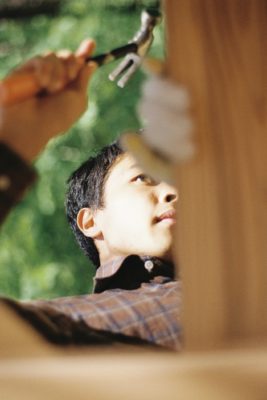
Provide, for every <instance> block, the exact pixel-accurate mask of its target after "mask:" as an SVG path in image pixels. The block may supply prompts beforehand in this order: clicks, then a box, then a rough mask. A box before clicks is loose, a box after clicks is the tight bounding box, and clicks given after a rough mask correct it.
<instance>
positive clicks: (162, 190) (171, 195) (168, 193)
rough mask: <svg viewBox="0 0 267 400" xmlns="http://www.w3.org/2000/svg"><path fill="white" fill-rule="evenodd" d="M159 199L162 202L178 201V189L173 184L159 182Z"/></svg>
mask: <svg viewBox="0 0 267 400" xmlns="http://www.w3.org/2000/svg"><path fill="white" fill-rule="evenodd" d="M158 189H159V192H158V193H159V194H158V195H159V201H160V202H162V203H175V202H177V201H178V191H177V190H176V188H175V187H174V186H171V185H168V184H167V183H165V182H161V183H160V184H159V185H158Z"/></svg>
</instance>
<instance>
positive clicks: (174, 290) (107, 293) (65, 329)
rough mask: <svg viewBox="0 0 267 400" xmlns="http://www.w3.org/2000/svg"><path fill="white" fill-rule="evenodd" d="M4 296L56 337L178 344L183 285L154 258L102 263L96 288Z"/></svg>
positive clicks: (61, 339) (60, 340)
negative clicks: (26, 298)
mask: <svg viewBox="0 0 267 400" xmlns="http://www.w3.org/2000/svg"><path fill="white" fill-rule="evenodd" d="M125 276H126V277H127V279H126V280H124V277H125ZM116 282H117V284H116ZM129 286H130V287H129ZM5 302H6V303H8V304H9V305H10V306H11V307H12V308H13V309H15V310H16V311H17V313H19V314H20V315H22V316H23V317H24V318H26V319H27V320H30V321H31V323H32V324H33V325H34V326H35V327H36V328H37V329H38V330H39V331H40V332H41V333H43V334H44V335H45V336H46V337H47V338H48V339H50V340H52V341H54V342H57V343H73V342H74V343H77V342H78V343H93V344H95V343H110V342H117V341H119V342H130V343H149V344H156V345H160V346H164V347H167V348H170V349H175V350H178V349H180V341H181V329H180V324H179V315H180V307H181V285H180V282H179V281H175V280H173V267H172V265H171V264H168V263H165V262H162V261H161V260H159V259H156V258H150V257H138V256H130V257H127V258H126V259H124V260H123V259H117V260H115V261H114V262H112V263H109V264H107V265H104V266H101V267H100V268H99V269H98V270H97V273H96V276H95V293H94V294H90V295H82V296H74V297H65V298H59V299H55V300H37V301H31V302H23V303H21V302H20V303H19V302H15V301H13V300H5Z"/></svg>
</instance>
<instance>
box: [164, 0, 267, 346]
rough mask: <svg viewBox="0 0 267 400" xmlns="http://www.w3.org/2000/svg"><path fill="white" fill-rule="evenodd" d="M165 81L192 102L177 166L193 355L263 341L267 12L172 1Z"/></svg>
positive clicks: (181, 258)
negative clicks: (190, 133)
mask: <svg viewBox="0 0 267 400" xmlns="http://www.w3.org/2000/svg"><path fill="white" fill-rule="evenodd" d="M164 5H165V11H166V20H167V21H166V25H167V35H168V37H167V47H168V61H167V68H168V74H169V76H170V77H171V78H173V79H174V80H175V81H177V82H178V83H180V84H183V85H185V86H186V87H187V88H188V89H189V91H190V93H191V96H192V115H193V118H194V120H195V125H196V129H195V135H196V146H197V156H196V157H195V159H194V160H193V161H192V162H189V163H187V164H185V165H180V166H178V167H177V185H178V188H179V190H180V199H181V200H180V205H179V216H180V217H179V218H180V219H179V224H178V227H177V230H178V231H177V238H178V245H177V249H176V257H177V259H178V262H179V265H180V270H181V275H182V279H183V285H184V329H185V342H186V347H187V349H201V348H212V347H219V346H220V345H224V344H226V343H229V342H231V341H232V340H235V339H237V340H240V339H242V340H243V339H249V338H253V340H254V341H255V340H256V338H260V337H262V336H264V335H265V336H266V334H267V312H266V307H267V243H266V239H267V213H266V206H267V203H266V200H267V179H266V178H267V163H266V158H267V154H266V150H267V74H266V68H267V3H266V1H265V0H244V1H238V0H179V1H177V0H167V1H166V2H165V3H164Z"/></svg>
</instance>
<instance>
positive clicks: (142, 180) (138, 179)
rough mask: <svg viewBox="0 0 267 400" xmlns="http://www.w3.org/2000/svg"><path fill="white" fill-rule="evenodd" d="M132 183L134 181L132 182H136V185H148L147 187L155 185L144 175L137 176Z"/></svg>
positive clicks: (152, 180)
mask: <svg viewBox="0 0 267 400" xmlns="http://www.w3.org/2000/svg"><path fill="white" fill-rule="evenodd" d="M133 181H134V182H138V183H146V184H148V185H152V184H154V183H155V181H154V179H153V178H152V177H151V176H149V175H146V174H140V175H137V176H136V177H135V178H134V179H133Z"/></svg>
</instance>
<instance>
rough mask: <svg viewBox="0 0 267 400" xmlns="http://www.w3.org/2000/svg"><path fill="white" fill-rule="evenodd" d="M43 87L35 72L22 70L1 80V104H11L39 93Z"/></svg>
mask: <svg viewBox="0 0 267 400" xmlns="http://www.w3.org/2000/svg"><path fill="white" fill-rule="evenodd" d="M40 90H41V87H40V85H39V83H38V81H37V79H36V77H35V75H34V74H33V73H30V72H21V73H20V74H17V75H13V76H10V77H7V78H5V79H4V80H3V81H1V82H0V106H10V105H12V104H16V103H19V102H21V101H23V100H26V99H29V98H31V97H33V96H35V95H36V94H37V93H39V92H40Z"/></svg>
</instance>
